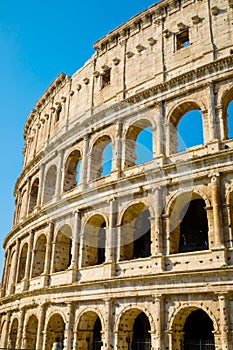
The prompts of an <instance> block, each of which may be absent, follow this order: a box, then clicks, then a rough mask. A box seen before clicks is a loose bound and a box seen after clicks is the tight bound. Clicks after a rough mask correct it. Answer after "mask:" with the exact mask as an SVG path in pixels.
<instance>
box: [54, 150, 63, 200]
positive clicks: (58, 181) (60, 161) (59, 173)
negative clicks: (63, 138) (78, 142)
mask: <svg viewBox="0 0 233 350" xmlns="http://www.w3.org/2000/svg"><path fill="white" fill-rule="evenodd" d="M63 158H64V150H61V151H60V152H59V154H58V164H57V179H56V188H55V196H56V199H59V198H60V196H61V185H62V184H61V183H62V173H63Z"/></svg>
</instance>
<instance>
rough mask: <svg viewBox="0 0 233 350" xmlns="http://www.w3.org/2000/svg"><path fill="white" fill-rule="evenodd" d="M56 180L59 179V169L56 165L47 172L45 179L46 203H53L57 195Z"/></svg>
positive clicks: (44, 199)
mask: <svg viewBox="0 0 233 350" xmlns="http://www.w3.org/2000/svg"><path fill="white" fill-rule="evenodd" d="M56 179H57V168H56V166H55V165H52V166H51V167H50V168H49V170H48V171H47V174H46V177H45V187H44V198H43V202H44V203H47V202H49V201H51V200H52V198H53V196H54V195H55V188H56Z"/></svg>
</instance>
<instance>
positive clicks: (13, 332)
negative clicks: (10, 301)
mask: <svg viewBox="0 0 233 350" xmlns="http://www.w3.org/2000/svg"><path fill="white" fill-rule="evenodd" d="M18 325H19V322H18V320H17V318H15V319H14V321H13V322H12V325H11V328H10V334H9V345H8V348H10V349H15V348H16V342H17V334H18Z"/></svg>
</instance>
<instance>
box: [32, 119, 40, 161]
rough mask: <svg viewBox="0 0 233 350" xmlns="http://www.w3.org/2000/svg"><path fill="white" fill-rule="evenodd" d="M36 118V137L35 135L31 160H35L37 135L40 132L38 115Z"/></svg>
mask: <svg viewBox="0 0 233 350" xmlns="http://www.w3.org/2000/svg"><path fill="white" fill-rule="evenodd" d="M36 118H37V120H38V122H37V124H36V135H35V145H34V151H33V158H35V156H36V149H37V142H38V135H39V130H40V122H39V119H40V114H37V115H36Z"/></svg>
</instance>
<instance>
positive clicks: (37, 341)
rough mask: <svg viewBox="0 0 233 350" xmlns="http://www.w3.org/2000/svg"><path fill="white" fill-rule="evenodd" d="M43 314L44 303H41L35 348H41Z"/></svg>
mask: <svg viewBox="0 0 233 350" xmlns="http://www.w3.org/2000/svg"><path fill="white" fill-rule="evenodd" d="M45 314H46V305H41V306H40V310H39V317H38V327H37V337H36V349H41V348H42V344H43V330H44V327H45Z"/></svg>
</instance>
